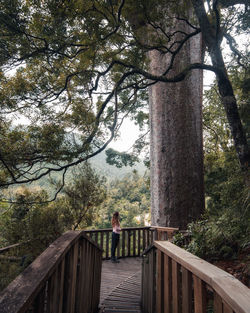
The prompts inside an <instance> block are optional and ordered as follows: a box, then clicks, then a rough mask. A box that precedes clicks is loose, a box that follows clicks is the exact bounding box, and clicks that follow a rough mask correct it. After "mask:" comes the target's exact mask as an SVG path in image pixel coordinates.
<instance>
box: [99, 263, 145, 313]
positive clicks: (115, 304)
mask: <svg viewBox="0 0 250 313" xmlns="http://www.w3.org/2000/svg"><path fill="white" fill-rule="evenodd" d="M140 302H141V259H140V258H124V259H120V263H112V262H111V261H109V260H108V261H103V264H102V278H101V295H100V307H101V310H100V312H103V313H141V309H140Z"/></svg>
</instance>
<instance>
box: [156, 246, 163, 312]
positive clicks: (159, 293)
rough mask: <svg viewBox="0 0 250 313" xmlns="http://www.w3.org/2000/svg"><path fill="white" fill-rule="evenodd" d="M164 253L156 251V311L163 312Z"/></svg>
mask: <svg viewBox="0 0 250 313" xmlns="http://www.w3.org/2000/svg"><path fill="white" fill-rule="evenodd" d="M163 260H164V255H163V253H162V252H161V251H160V250H157V253H156V264H157V266H156V271H157V274H156V313H163V298H164V284H163V273H164V266H163V263H164V261H163Z"/></svg>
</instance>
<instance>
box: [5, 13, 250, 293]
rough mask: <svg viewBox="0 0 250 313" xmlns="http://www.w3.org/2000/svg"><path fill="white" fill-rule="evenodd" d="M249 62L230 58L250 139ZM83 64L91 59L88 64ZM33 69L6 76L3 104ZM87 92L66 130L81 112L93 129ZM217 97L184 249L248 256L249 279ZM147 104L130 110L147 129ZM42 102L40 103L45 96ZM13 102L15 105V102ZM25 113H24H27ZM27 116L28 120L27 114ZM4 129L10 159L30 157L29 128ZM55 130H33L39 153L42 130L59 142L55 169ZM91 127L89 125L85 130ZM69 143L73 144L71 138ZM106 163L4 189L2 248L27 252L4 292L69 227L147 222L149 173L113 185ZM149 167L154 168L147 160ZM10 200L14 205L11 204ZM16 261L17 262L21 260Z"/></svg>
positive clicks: (237, 192) (236, 168)
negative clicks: (196, 211) (202, 203)
mask: <svg viewBox="0 0 250 313" xmlns="http://www.w3.org/2000/svg"><path fill="white" fill-rule="evenodd" d="M246 17H247V15H244V18H246ZM40 22H41V21H38V25H39V23H40ZM243 24H244V23H243ZM243 24H242V25H243ZM246 24H247V22H246V21H245V25H246ZM242 30H244V25H243V26H242ZM46 31H48V32H49V31H50V30H49V29H47V30H46ZM61 33H63V29H58V37H60V36H61ZM48 37H49V35H48ZM8 48H10V49H12V48H13V49H14V48H15V47H12V46H10V47H8ZM133 52H135V51H133ZM108 53H109V51H107V55H108ZM107 55H106V57H107ZM135 55H136V54H135ZM248 57H249V52H248V51H247V50H245V51H244V53H243V58H242V59H241V62H238V55H237V53H236V54H235V55H234V54H233V53H232V56H231V59H230V62H229V64H228V73H229V75H230V79H231V82H232V84H233V87H234V91H235V95H236V97H237V101H238V108H239V113H240V116H241V120H242V123H243V126H244V129H245V132H246V133H247V134H249V125H250V121H249V118H250V114H249V86H250V80H249V65H248V62H247V60H248ZM128 58H131V59H132V58H133V55H128ZM101 61H102V60H101ZM83 62H87V61H86V60H83ZM55 63H56V61H55ZM31 65H32V66H33V67H32V66H31V67H30V68H27V73H26V75H27V77H22V73H21V70H20V71H19V72H18V71H17V78H18V79H19V80H16V81H15V80H14V79H13V80H12V81H11V80H10V81H6V82H5V80H4V78H3V77H2V78H3V83H2V89H1V91H2V93H1V97H2V98H1V99H2V100H3V101H2V103H4V104H5V102H4V101H6V99H9V98H11V97H10V96H12V92H13V89H16V90H15V91H16V92H17V94H18V96H20V97H22V96H23V94H22V92H23V89H25V88H26V91H27V90H28V91H27V92H28V93H30V89H29V88H30V86H29V84H27V85H26V81H25V80H27V81H30V80H31V79H33V80H34V81H35V79H38V76H39V75H38V73H36V72H35V70H34V68H35V65H36V61H35V62H34V64H31ZM65 68H67V66H65ZM117 68H118V69H116V70H117V71H114V72H112V73H111V74H112V75H111V76H113V77H112V78H114V80H117V75H118V74H119V71H120V68H119V66H118V67H117ZM29 71H30V72H29ZM48 72H49V71H48ZM31 74H34V76H32V77H31V78H30V77H29V75H31ZM84 74H86V73H84ZM1 75H2V76H3V73H1ZM18 75H19V76H18ZM22 78H23V80H22ZM64 78H65V77H62V81H63V80H64ZM76 79H79V80H83V81H84V79H86V77H85V76H84V75H83V77H81V75H79V77H77V78H76ZM48 80H49V83H48V85H49V84H50V83H54V81H53V80H55V82H56V83H55V84H59V85H60V86H59V87H60V88H61V85H63V82H64V81H63V82H62V81H60V80H57V73H56V72H55V73H53V75H51V77H49V79H48ZM50 80H51V81H50ZM40 83H41V88H43V87H44V86H43V82H40ZM87 83H88V82H87ZM133 83H134V82H133ZM22 84H23V85H22ZM131 84H132V82H131ZM63 86H64V85H63ZM59 87H58V88H59ZM71 87H72V86H70V88H71ZM46 88H47V86H46ZM70 88H69V90H68V95H67V96H68V97H69V98H70V100H72V98H74V97H72V94H71V89H70ZM72 88H73V87H72ZM3 90H4V92H3ZM36 92H38V93H39V90H38V91H37V90H36ZM78 92H79V94H78ZM81 92H82V91H81V90H77V93H76V94H75V99H73V100H74V105H75V106H74V107H73V109H72V110H73V114H72V116H66V117H65V120H64V121H63V123H64V124H65V125H66V126H65V127H68V125H69V124H70V123H72V124H73V125H74V126H75V125H78V124H79V120H78V117H79V116H80V115H81V114H82V113H84V114H85V113H86V115H84V114H82V115H81V116H83V117H82V118H83V119H84V118H85V117H86V116H87V118H86V120H87V122H86V121H85V120H84V122H86V123H89V125H87V126H88V127H89V129H90V133H91V130H92V128H91V127H92V124H93V121H92V119H93V116H92V114H91V113H90V112H89V111H87V110H86V111H84V112H82V111H80V110H81V109H83V108H82V106H81V104H82V103H81V102H80V100H79V99H80V98H81ZM129 96H130V95H129V94H126V92H124V93H122V94H121V99H122V100H123V102H122V101H121V104H120V105H121V106H122V108H121V111H122V110H123V108H124V107H123V105H124V103H126V101H127V99H128V98H129ZM32 97H33V94H31V98H32ZM219 98H220V97H219V92H218V89H217V87H216V85H215V84H213V85H212V86H211V88H210V89H209V90H206V91H205V94H204V99H205V101H204V104H203V127H204V160H205V164H204V179H205V188H206V190H205V195H206V210H205V213H204V215H203V216H202V218H201V220H200V221H198V222H193V223H191V224H189V225H188V236H189V238H190V240H189V244H188V246H186V247H185V248H187V249H188V250H189V251H191V252H193V253H195V254H197V255H199V256H201V257H203V258H205V259H207V260H210V261H215V260H225V259H230V260H236V259H239V258H241V256H242V257H243V259H240V263H241V264H242V266H241V273H246V275H245V277H247V279H249V249H250V238H249V234H250V231H249V220H250V216H249V214H250V213H249V212H250V210H249V195H248V189H247V188H246V186H245V183H244V176H243V173H242V171H241V168H240V165H239V162H238V159H237V156H236V153H235V148H234V145H233V139H232V136H231V133H230V131H229V126H228V121H227V118H226V115H225V113H224V110H223V108H222V106H221V104H220V99H219ZM132 100H133V99H132ZM147 100H148V99H147V97H146V96H145V94H144V93H143V92H142V94H141V95H140V99H139V100H138V103H137V106H136V108H132V106H131V108H132V109H131V108H129V109H131V111H132V113H135V112H136V113H138V114H135V115H136V117H135V118H134V120H135V121H136V123H138V124H139V125H140V126H141V127H142V125H143V124H145V125H146V126H148V120H147V118H148V115H147V112H145V111H144V110H143V107H144V106H145V103H147ZM40 101H41V103H42V101H43V99H42V97H41V99H40ZM98 101H99V103H98V105H99V106H102V105H103V102H102V100H101V99H100V98H99V99H98ZM13 102H15V98H14V100H13ZM62 102H63V97H62ZM65 102H66V101H65ZM86 103H87V101H86ZM116 104H117V103H116ZM7 105H9V107H10V108H11V106H12V105H13V107H14V105H16V103H14V104H13V103H7ZM18 105H19V104H18ZM3 106H4V105H3ZM86 106H87V105H86ZM124 106H125V105H124ZM19 109H20V110H22V108H19ZM39 109H40V108H39ZM84 109H85V108H84ZM46 110H47V111H46ZM110 110H111V109H110V108H109V110H107V116H109V115H111V114H114V112H113V111H112V110H111V113H110ZM133 110H134V112H133ZM39 113H40V112H39ZM43 113H44V115H46V114H48V115H49V114H50V108H49V106H48V107H45V108H44V112H43ZM27 114H29V112H28V113H27ZM38 115H39V114H38ZM51 116H52V113H51ZM107 116H105V118H104V119H103V123H104V124H105V126H106V128H107V129H111V130H112V123H111V122H110V120H108V119H107V118H106V117H107ZM1 122H2V121H1ZM80 122H82V121H80ZM6 124H7V122H6V123H5V121H4V122H3V123H2V124H1V126H3V128H2V129H1V136H2V137H1V139H2V143H3V146H2V148H3V152H5V153H6V155H7V157H9V159H10V160H14V161H16V158H17V156H18V155H19V154H18V153H19V152H20V153H23V151H24V152H25V148H27V147H28V148H29V146H26V144H27V142H28V140H27V142H25V140H20V139H21V138H22V139H23V138H26V137H25V136H23V135H26V132H25V131H26V130H25V129H22V128H21V126H20V128H19V129H18V128H17V129H15V130H14V131H13V129H11V128H10V129H11V131H9V130H6V129H7V127H6V128H4V127H5V126H6ZM7 126H9V125H7ZM46 127H47V128H46ZM50 127H51V125H49V124H47V125H45V127H44V128H42V127H41V128H39V127H37V128H36V126H34V125H31V126H30V128H31V141H32V140H34V141H37V144H38V145H40V147H41V149H44V150H46V148H47V146H46V145H47V144H48V142H43V137H42V136H40V134H41V132H43V135H45V136H46V134H52V133H53V134H54V137H53V136H52V138H51V142H50V144H51V146H53V145H55V146H56V145H57V144H58V146H59V148H60V149H61V150H58V151H56V150H55V151H53V153H54V154H53V155H52V154H51V155H50V154H48V156H47V157H48V161H51V160H52V163H53V162H54V159H55V160H56V158H57V157H59V156H60V152H63V151H64V150H63V149H65V146H63V145H61V141H60V140H61V137H62V136H63V135H65V134H64V133H63V132H62V130H61V128H60V127H59V125H57V124H55V125H53V127H52V128H50ZM88 127H86V129H87V128H88ZM72 128H73V127H72ZM142 128H143V127H142ZM89 129H88V130H89ZM61 132H62V133H61ZM102 136H103V137H104V134H102V133H101V134H100V137H102ZM248 138H249V137H248ZM28 139H30V138H28ZM70 139H74V138H73V137H72V138H70ZM84 139H85V138H84ZM68 141H70V140H68ZM99 141H101V140H100V139H99V137H98V140H96V142H95V144H96V146H98V144H99ZM18 142H19V143H20V142H22V144H23V147H21V148H22V149H23V150H21V149H19V148H20V147H19V146H18ZM141 143H142V141H140V144H138V145H137V150H140V149H141V147H142V145H141ZM74 144H75V146H76V147H77V149H79V150H80V149H81V147H80V148H79V146H78V142H77V140H76V143H74ZM143 144H144V147H146V148H147V146H148V139H147V137H143ZM10 148H11V149H10ZM10 150H12V155H8V152H9V151H10ZM46 151H47V150H46ZM49 152H50V151H49ZM57 152H58V155H57ZM88 152H89V151H88ZM117 156H118V157H117ZM146 156H147V154H146ZM107 157H108V160H109V162H110V163H111V164H113V165H117V166H118V168H119V171H121V166H122V165H132V164H134V162H135V161H136V160H137V159H138V156H130V155H129V154H126V153H125V154H121V153H120V154H119V152H115V151H114V150H112V149H109V150H107ZM67 158H69V159H70V158H74V155H73V153H72V154H71V155H70V156H67ZM7 159H8V158H7ZM67 160H68V159H67ZM56 161H57V160H56ZM56 161H55V162H56ZM62 161H65V160H62ZM55 164H57V163H54V165H55ZM103 164H104V163H102V165H101V171H100V169H99V170H98V169H96V168H95V167H94V166H93V165H92V166H93V167H91V166H90V163H83V164H82V165H78V168H76V169H74V170H72V172H71V173H70V174H69V175H68V176H69V179H68V180H65V184H63V186H62V185H61V184H58V182H57V179H56V178H57V177H56V175H55V176H51V178H50V182H49V181H45V180H43V181H41V182H40V184H41V185H39V186H38V185H36V186H33V187H32V188H29V186H25V187H20V186H18V187H17V188H16V189H12V190H11V192H9V191H8V193H6V191H4V192H3V193H2V195H1V197H2V201H1V208H0V210H1V212H0V214H1V215H0V244H1V246H7V245H11V244H15V243H21V244H22V246H21V248H18V251H17V250H16V251H15V250H14V252H13V255H9V256H8V257H12V259H13V260H14V261H11V262H6V259H4V258H2V259H1V264H0V266H1V269H0V270H1V271H0V272H1V275H2V276H1V277H0V278H1V288H3V287H4V286H5V285H6V284H7V283H8V282H9V281H10V280H11V279H12V278H13V277H15V275H17V273H19V272H20V271H22V270H23V268H24V267H26V266H27V265H28V264H29V263H30V262H31V261H32V260H33V259H34V258H35V257H36V256H37V255H38V254H40V253H41V251H42V250H44V249H45V248H46V247H47V246H48V245H49V244H50V243H51V242H52V241H53V240H54V239H55V238H57V237H58V236H60V235H61V234H62V233H63V232H64V231H66V230H68V229H84V228H106V227H109V226H110V218H111V215H112V212H113V211H115V210H119V211H120V213H121V222H122V226H123V227H124V226H136V225H144V224H145V222H146V221H147V219H148V214H149V211H150V204H149V202H150V195H149V177H148V174H147V172H146V171H144V172H143V173H142V172H140V171H139V170H138V171H137V172H136V171H134V172H132V173H131V174H130V175H128V176H126V175H125V176H124V177H123V178H122V177H121V176H122V174H121V172H119V175H120V177H119V178H116V179H110V178H108V177H103V176H105V175H104V172H103V168H104V165H103ZM146 164H147V165H148V158H147V157H146ZM145 172H146V173H145ZM1 174H2V175H1V183H3V184H4V183H5V180H6V176H5V175H4V174H5V172H1ZM17 174H18V173H17ZM41 187H42V188H41ZM55 190H59V191H60V194H59V193H58V196H57V198H56V199H55V200H54V201H50V200H51V198H53V195H54V194H55ZM6 199H9V200H10V201H6ZM175 242H176V243H177V244H179V245H181V246H183V244H184V238H183V234H181V233H179V234H177V235H176V236H175ZM15 258H17V259H16V261H15ZM6 273H7V275H6Z"/></svg>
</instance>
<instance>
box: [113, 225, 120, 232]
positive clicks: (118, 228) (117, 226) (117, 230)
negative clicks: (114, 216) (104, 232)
mask: <svg viewBox="0 0 250 313" xmlns="http://www.w3.org/2000/svg"><path fill="white" fill-rule="evenodd" d="M113 232H114V233H116V234H120V232H121V227H120V226H119V225H116V224H115V226H114V227H113Z"/></svg>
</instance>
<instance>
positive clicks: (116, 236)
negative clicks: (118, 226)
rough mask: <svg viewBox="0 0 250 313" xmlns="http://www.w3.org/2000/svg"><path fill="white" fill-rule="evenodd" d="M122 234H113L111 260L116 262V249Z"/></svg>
mask: <svg viewBox="0 0 250 313" xmlns="http://www.w3.org/2000/svg"><path fill="white" fill-rule="evenodd" d="M119 239H120V234H117V233H114V232H112V244H111V259H112V260H115V249H116V247H117V245H118V242H119Z"/></svg>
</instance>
